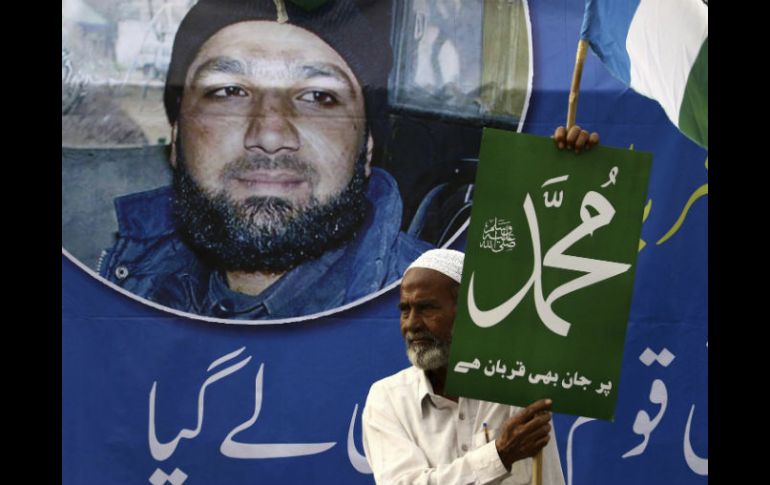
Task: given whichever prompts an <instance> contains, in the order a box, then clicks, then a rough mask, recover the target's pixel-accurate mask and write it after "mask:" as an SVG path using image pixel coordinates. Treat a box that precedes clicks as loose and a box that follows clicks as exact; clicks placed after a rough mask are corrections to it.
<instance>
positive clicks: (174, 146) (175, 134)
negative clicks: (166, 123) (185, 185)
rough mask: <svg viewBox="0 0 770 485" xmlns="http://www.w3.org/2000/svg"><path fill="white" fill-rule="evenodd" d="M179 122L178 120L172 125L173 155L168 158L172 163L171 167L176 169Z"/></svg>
mask: <svg viewBox="0 0 770 485" xmlns="http://www.w3.org/2000/svg"><path fill="white" fill-rule="evenodd" d="M177 124H178V122H176V123H174V124H173V125H171V155H170V156H169V158H168V161H169V162H170V163H171V167H172V168H174V169H176V137H177V133H178V132H177V129H176V127H177Z"/></svg>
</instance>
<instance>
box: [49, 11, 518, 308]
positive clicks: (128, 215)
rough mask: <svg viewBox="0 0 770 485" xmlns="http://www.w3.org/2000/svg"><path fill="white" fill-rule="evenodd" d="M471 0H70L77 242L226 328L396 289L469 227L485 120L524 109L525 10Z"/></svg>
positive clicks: (86, 256)
mask: <svg viewBox="0 0 770 485" xmlns="http://www.w3.org/2000/svg"><path fill="white" fill-rule="evenodd" d="M459 6H460V2H458V1H456V0H442V1H439V2H431V3H430V4H428V3H427V2H421V1H414V2H412V1H410V2H403V3H402V2H394V1H392V0H381V1H375V2H371V1H362V0H312V1H311V0H199V1H195V0H149V1H146V0H119V1H106V0H64V1H63V2H62V253H63V255H64V256H65V257H67V258H69V259H71V260H72V261H74V262H75V263H76V264H77V265H78V266H79V267H81V268H82V269H83V270H85V271H87V272H88V273H90V274H92V275H93V276H95V277H97V278H99V279H100V280H101V281H103V282H105V283H106V284H108V285H109V286H110V287H112V288H113V289H115V290H118V291H121V292H123V293H125V294H126V295H128V296H131V297H135V298H139V299H141V301H144V302H145V303H149V304H151V305H153V306H155V307H158V308H162V309H166V310H169V311H172V312H174V313H177V314H181V315H185V316H191V317H197V318H203V319H209V320H215V321H230V320H233V321H238V322H261V321H269V322H271V323H277V322H284V321H296V320H302V319H308V318H314V317H317V316H322V315H328V314H330V313H333V312H335V311H337V310H339V309H346V308H349V307H351V306H354V305H356V304H359V303H362V302H364V301H368V300H370V299H371V298H373V297H375V296H377V295H379V294H381V293H382V292H384V291H387V290H388V289H390V288H393V287H394V286H395V285H396V284H397V282H398V279H399V278H400V276H401V275H402V274H403V271H404V270H405V268H406V266H407V265H408V264H409V262H411V261H413V260H414V259H415V258H416V257H417V256H418V255H419V254H421V253H422V252H423V251H425V250H427V249H429V248H431V247H440V246H446V245H448V244H450V243H451V242H452V241H454V240H455V239H456V238H457V237H459V236H460V234H461V233H462V231H463V229H464V228H465V227H466V226H467V222H468V218H469V215H470V207H471V203H472V196H473V187H474V185H473V184H474V179H475V175H476V167H477V166H478V150H479V146H480V143H481V126H482V125H483V124H496V125H500V126H505V127H507V128H508V129H514V130H517V129H520V128H521V125H522V123H523V120H524V117H525V114H526V110H527V105H528V100H529V94H530V90H531V80H532V61H531V42H530V26H529V17H528V15H529V14H528V7H527V4H526V2H525V1H523V0H522V1H517V2H508V1H492V2H482V1H480V0H479V1H474V2H469V3H468V4H467V5H466V3H463V9H462V12H461V11H460V9H459ZM501 11H504V13H503V14H501V13H500V12H501ZM458 25H461V26H462V28H461V29H457V28H456V27H457V26H458ZM500 29H505V30H506V31H510V32H511V34H510V35H512V36H514V40H515V43H514V44H515V46H516V48H515V49H513V50H511V49H508V50H507V51H506V53H505V54H504V55H501V54H500V46H499V45H498V44H499V43H498V42H497V41H495V39H496V38H497V36H496V35H495V33H496V32H499V31H500ZM418 34H419V35H418ZM509 40H511V39H509ZM511 41H512V40H511ZM506 42H508V41H506ZM506 45H508V44H506ZM493 58H494V59H504V60H505V62H503V63H500V62H498V61H496V62H492V61H491V59H493ZM459 66H463V69H462V70H460V69H459Z"/></svg>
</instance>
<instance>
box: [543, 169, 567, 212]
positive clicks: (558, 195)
mask: <svg viewBox="0 0 770 485" xmlns="http://www.w3.org/2000/svg"><path fill="white" fill-rule="evenodd" d="M567 180H569V175H562V176H560V177H554V178H552V179H548V180H546V181H545V182H543V185H541V186H540V188H544V187H547V186H549V185H552V184H556V183H559V182H566V181H567ZM548 194H549V193H548V192H543V202H544V203H545V206H546V207H549V208H550V207H557V208H558V207H561V204H562V202H563V201H564V191H563V190H560V191H558V192H554V193H553V196H552V197H551V198H548Z"/></svg>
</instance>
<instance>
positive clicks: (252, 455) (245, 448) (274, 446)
mask: <svg viewBox="0 0 770 485" xmlns="http://www.w3.org/2000/svg"><path fill="white" fill-rule="evenodd" d="M244 350H245V347H241V348H240V349H238V350H236V351H234V352H231V353H229V354H227V355H225V356H223V357H221V358H219V359H217V360H215V361H214V362H212V363H211V365H210V366H209V367H208V369H207V371H209V372H210V371H212V370H214V369H215V368H217V367H219V366H221V365H222V364H224V363H225V362H228V361H231V360H233V359H235V358H236V357H238V356H239V355H240V354H241V353H243V351H244ZM249 361H251V356H249V357H246V358H244V359H242V360H240V361H238V362H237V363H235V364H232V365H230V366H228V367H226V368H224V369H222V370H220V371H218V372H217V373H215V374H214V375H212V376H210V377H208V378H207V379H206V380H205V381H204V383H203V385H202V386H201V389H200V391H198V403H197V404H198V408H197V411H198V413H197V422H196V426H195V428H193V429H190V428H183V429H182V430H181V431H180V432H179V433H178V434H177V435H176V437H175V438H174V439H172V440H171V441H168V442H165V443H162V442H160V440H158V438H157V434H156V425H155V418H156V415H155V400H156V395H157V388H158V382H157V381H155V382H153V384H152V389H150V396H149V423H148V441H149V445H150V453H151V454H152V457H153V458H154V459H155V460H157V461H164V460H166V459H168V458H169V457H170V456H171V455H172V454H173V453H174V451H175V450H176V448H177V446H178V445H179V442H180V441H181V440H182V439H193V438H195V437H196V436H198V434H199V433H200V432H201V429H202V428H203V417H204V402H205V399H204V398H205V394H206V389H207V388H208V387H209V386H210V385H211V384H213V383H215V382H217V381H219V380H221V379H224V378H225V377H227V376H229V375H231V374H233V373H235V372H237V371H239V370H240V369H242V368H243V367H244V366H246V364H248V363H249ZM264 367H265V366H264V364H260V366H259V371H258V372H257V375H256V378H255V381H254V411H253V413H252V415H251V417H250V418H249V419H248V420H246V421H244V422H243V423H241V424H239V425H237V426H236V427H234V428H233V429H232V430H231V431H230V432H229V433H228V434H227V436H226V437H225V439H224V440H223V441H222V444H221V445H220V448H219V450H220V452H221V453H222V454H223V455H224V456H227V457H229V458H239V459H266V458H289V457H295V456H307V455H314V454H317V453H322V452H324V451H326V450H328V449H330V448H332V447H333V446H334V445H335V444H336V442H325V443H271V444H262V443H244V442H240V441H236V439H235V436H236V435H237V434H238V433H240V432H241V431H243V430H245V429H248V428H250V427H251V426H253V425H254V423H256V421H257V418H258V417H259V413H260V410H261V408H262V396H263V393H262V385H263V379H264ZM351 460H352V458H351ZM354 466H355V464H354Z"/></svg>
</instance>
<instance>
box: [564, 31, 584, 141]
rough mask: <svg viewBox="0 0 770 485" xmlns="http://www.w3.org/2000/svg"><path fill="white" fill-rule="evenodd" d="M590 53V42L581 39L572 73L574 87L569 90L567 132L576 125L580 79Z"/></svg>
mask: <svg viewBox="0 0 770 485" xmlns="http://www.w3.org/2000/svg"><path fill="white" fill-rule="evenodd" d="M587 52H588V41H587V40H585V39H580V42H578V49H577V56H575V70H574V71H573V72H572V86H570V89H569V108H568V110H567V131H569V129H570V128H572V127H573V126H574V125H575V117H576V116H577V101H578V94H579V93H580V78H582V77H583V63H584V62H585V60H586V53H587Z"/></svg>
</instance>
